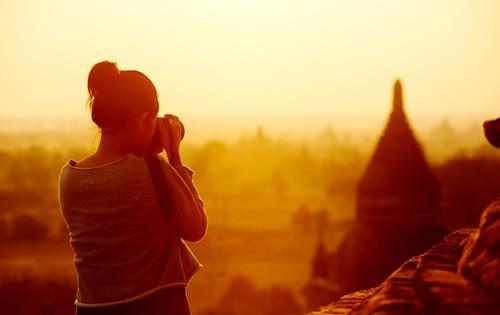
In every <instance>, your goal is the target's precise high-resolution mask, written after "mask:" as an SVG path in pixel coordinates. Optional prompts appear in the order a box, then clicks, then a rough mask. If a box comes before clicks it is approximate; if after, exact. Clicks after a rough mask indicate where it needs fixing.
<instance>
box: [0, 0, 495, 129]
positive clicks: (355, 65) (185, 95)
mask: <svg viewBox="0 0 500 315" xmlns="http://www.w3.org/2000/svg"><path fill="white" fill-rule="evenodd" d="M0 6H1V7H0V8H1V9H2V10H1V12H2V13H0V14H1V18H0V20H2V22H1V23H2V30H1V31H0V34H1V36H0V40H1V46H2V49H1V51H0V68H1V69H2V70H1V71H0V84H1V86H2V90H1V95H0V96H1V99H2V102H3V104H2V108H1V111H0V115H1V116H2V117H10V116H16V117H19V116H21V117H26V116H43V117H81V118H87V117H88V113H87V112H86V110H85V107H84V103H85V97H86V94H85V93H86V90H85V84H86V76H87V74H88V70H89V69H90V67H91V65H92V64H94V63H95V62H97V61H99V60H102V59H111V60H114V61H117V62H118V65H119V66H120V67H122V68H124V69H129V68H133V69H138V70H141V71H143V72H144V73H146V74H147V75H148V76H150V77H151V78H152V79H153V81H154V82H155V84H156V85H157V87H158V89H159V92H160V97H161V104H162V105H161V106H162V110H163V111H168V112H176V113H178V114H179V115H180V116H182V117H184V119H186V120H189V121H192V122H196V123H200V124H204V125H205V127H204V128H207V129H208V128H210V126H213V125H214V124H218V125H224V126H232V127H234V128H240V127H252V128H253V126H255V125H256V124H263V125H264V126H269V129H270V130H273V128H274V129H275V130H285V129H287V128H288V129H290V128H292V127H291V126H293V125H294V124H295V123H304V122H305V125H304V128H317V127H318V128H319V127H321V128H323V127H324V126H326V125H327V124H332V125H333V126H343V127H356V126H364V125H366V124H376V126H380V124H381V123H382V121H383V120H384V118H385V116H386V114H387V112H388V109H389V100H390V87H391V85H392V82H393V80H394V79H395V78H396V77H401V78H402V80H403V83H404V84H405V87H406V101H407V103H408V111H409V113H410V116H411V117H413V118H414V120H415V123H416V125H424V126H425V125H426V124H428V123H435V122H437V121H439V120H441V119H442V118H443V117H445V116H446V117H450V118H451V120H452V122H456V123H464V122H468V121H469V120H473V119H482V118H483V117H488V116H491V115H494V114H497V112H498V104H499V102H500V89H498V85H499V83H500V62H499V60H500V59H499V57H498V56H500V42H499V41H498V38H497V34H498V30H500V22H499V21H500V19H499V16H498V15H499V14H500V4H499V2H497V1H486V0H485V1H474V2H473V1H455V0H448V1H440V2H435V1H396V0H392V1H387V0H386V1H381V0H380V1H349V2H346V1H326V0H325V1H314V2H311V1H277V0H273V1H263V0H261V1H234V0H225V1H141V2H137V1H85V2H81V1H80V2H76V1H75V2H69V1H55V0H54V1H44V2H40V1H3V2H2V4H1V5H0Z"/></svg>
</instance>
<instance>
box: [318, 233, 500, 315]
mask: <svg viewBox="0 0 500 315" xmlns="http://www.w3.org/2000/svg"><path fill="white" fill-rule="evenodd" d="M477 231H478V229H461V230H458V231H456V232H453V233H451V234H450V235H448V236H447V237H445V239H444V240H443V241H441V242H440V243H438V244H437V245H435V246H433V247H432V248H431V249H429V250H428V251H427V252H425V253H424V254H422V255H420V256H415V257H413V258H411V259H409V260H408V261H406V262H405V263H404V264H403V265H401V267H400V268H399V269H397V270H396V271H394V272H393V273H392V274H391V275H390V276H389V277H388V278H387V279H386V280H385V281H384V282H383V283H381V284H380V285H379V286H378V287H376V288H373V289H370V290H363V291H358V292H355V293H352V294H348V295H345V296H343V297H342V298H340V299H339V300H338V301H336V302H334V303H331V304H329V305H327V306H324V307H321V308H320V309H318V310H317V311H314V312H312V313H310V314H309V315H322V314H337V315H340V314H345V315H347V314H349V315H365V314H380V315H382V314H384V315H390V314H393V315H396V314H398V315H400V314H401V315H413V314H450V315H451V314H457V315H458V314H460V315H461V314H488V315H489V314H491V315H493V314H496V315H498V314H500V294H499V292H498V291H495V290H493V291H492V290H486V289H485V288H483V287H482V286H481V285H479V284H478V283H475V282H473V281H470V280H468V279H467V278H465V277H463V276H462V275H461V274H459V273H458V272H457V265H458V262H459V260H460V259H461V256H462V251H463V248H464V245H465V244H466V243H467V242H468V241H469V239H470V238H472V237H473V236H474V235H477V234H476V232H477Z"/></svg>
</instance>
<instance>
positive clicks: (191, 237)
mask: <svg viewBox="0 0 500 315" xmlns="http://www.w3.org/2000/svg"><path fill="white" fill-rule="evenodd" d="M207 225H208V224H207V220H206V218H205V219H204V220H203V223H202V224H201V225H200V226H199V227H197V228H191V229H189V231H186V233H183V235H182V236H181V237H182V238H183V239H184V240H186V241H189V242H199V241H201V240H202V239H203V238H205V235H206V234H207Z"/></svg>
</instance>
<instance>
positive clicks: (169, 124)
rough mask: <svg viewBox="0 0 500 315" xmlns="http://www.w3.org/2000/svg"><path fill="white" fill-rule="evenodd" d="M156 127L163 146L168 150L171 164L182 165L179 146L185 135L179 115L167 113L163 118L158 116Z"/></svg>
mask: <svg viewBox="0 0 500 315" xmlns="http://www.w3.org/2000/svg"><path fill="white" fill-rule="evenodd" d="M156 128H157V132H158V133H159V136H160V142H161V146H162V148H164V149H165V151H166V152H167V156H168V161H169V162H170V164H172V165H174V166H176V165H182V162H181V157H180V153H179V147H180V143H181V139H182V138H183V135H184V126H183V125H182V123H181V121H180V120H179V117H177V116H175V115H172V114H166V115H164V116H163V118H158V120H157V121H156Z"/></svg>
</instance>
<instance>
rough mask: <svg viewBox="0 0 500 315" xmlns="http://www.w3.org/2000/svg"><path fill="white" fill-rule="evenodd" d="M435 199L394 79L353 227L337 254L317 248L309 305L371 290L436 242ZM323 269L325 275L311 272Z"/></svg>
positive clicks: (438, 230) (430, 176)
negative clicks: (388, 109)
mask: <svg viewBox="0 0 500 315" xmlns="http://www.w3.org/2000/svg"><path fill="white" fill-rule="evenodd" d="M439 199H440V198H439V185H438V183H437V181H436V179H435V178H434V175H433V174H432V171H431V169H430V168H429V165H428V163H427V161H426V158H425V155H424V153H423V151H422V148H421V146H420V144H419V142H418V140H417V139H416V137H415V135H414V133H413V131H412V129H411V127H410V124H409V122H408V119H407V117H406V114H405V111H404V103H403V89H402V85H401V82H400V81H399V80H397V81H396V82H395V84H394V96H393V104H392V112H391V114H390V116H389V120H388V122H387V125H386V127H385V130H384V132H383V134H382V136H381V137H380V139H379V142H378V144H377V147H376V149H375V152H374V153H373V156H372V158H371V160H370V162H369V163H368V166H367V168H366V170H365V173H364V175H363V176H362V177H361V179H360V181H359V183H358V186H357V194H356V218H355V221H354V224H353V226H352V228H351V230H350V231H349V232H348V233H347V234H346V235H345V237H344V239H343V241H342V242H341V244H340V245H339V247H338V248H337V251H336V252H335V253H329V254H325V253H324V252H323V251H324V247H323V245H322V244H320V246H318V251H320V252H318V253H317V254H316V257H315V258H314V264H313V270H312V273H311V279H310V281H309V282H308V283H307V285H306V286H305V287H304V290H303V292H304V294H305V295H306V298H307V299H308V301H309V306H310V307H315V306H317V305H321V304H322V303H325V302H328V301H331V299H332V298H334V297H335V296H340V295H342V294H344V293H346V292H351V291H355V290H359V289H364V288H369V287H372V286H375V285H377V284H378V283H379V282H381V281H382V280H383V279H384V278H386V277H387V276H388V275H389V273H390V272H391V271H393V270H394V269H395V268H396V267H397V266H398V265H400V264H401V263H402V262H404V261H405V260H406V259H408V258H409V257H411V256H414V255H417V254H419V253H421V252H423V251H424V250H426V249H427V248H428V247H429V246H431V245H432V244H434V243H436V242H437V241H439V240H440V239H441V237H442V236H443V235H444V231H443V229H442V228H441V225H440V222H441V220H440V209H439ZM319 259H324V260H326V262H319V261H318V260H319ZM325 264H328V266H329V268H330V271H329V272H325V271H324V270H315V268H317V267H318V266H321V268H324V265H325ZM325 274H327V275H328V276H327V277H324V276H323V277H318V275H325Z"/></svg>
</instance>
